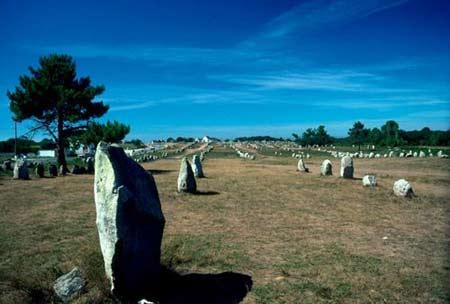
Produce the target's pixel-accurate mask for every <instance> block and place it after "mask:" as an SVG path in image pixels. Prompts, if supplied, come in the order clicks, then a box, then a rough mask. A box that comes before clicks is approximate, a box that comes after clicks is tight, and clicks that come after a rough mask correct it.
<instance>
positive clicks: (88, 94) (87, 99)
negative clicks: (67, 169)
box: [7, 54, 108, 166]
mask: <svg viewBox="0 0 450 304" xmlns="http://www.w3.org/2000/svg"><path fill="white" fill-rule="evenodd" d="M29 71H30V74H31V75H22V76H20V79H19V85H18V86H16V88H15V91H14V92H10V91H8V92H7V96H8V98H9V100H10V104H9V108H10V110H11V112H12V113H13V115H14V117H13V119H14V120H16V121H19V122H20V121H24V120H27V119H31V120H32V121H33V122H34V123H35V126H34V128H33V130H35V131H37V130H43V131H45V132H46V133H48V134H49V135H50V136H51V137H52V138H53V139H54V141H55V142H56V143H57V149H58V162H59V164H60V165H64V166H66V159H65V154H64V148H65V146H66V145H67V142H66V140H67V138H69V137H70V136H72V135H75V134H79V131H80V130H84V129H86V128H87V125H86V124H83V122H85V121H89V120H90V119H93V118H98V117H101V116H103V115H104V114H105V113H106V112H107V111H108V106H107V105H105V104H103V102H101V101H99V102H94V101H93V100H94V98H95V97H96V96H97V95H100V94H101V93H103V91H104V90H105V88H104V87H103V86H93V85H91V80H90V78H89V77H80V78H77V73H76V65H75V62H74V60H73V59H72V57H70V56H68V55H57V54H53V55H49V56H44V57H41V58H40V60H39V67H38V68H33V67H30V68H29Z"/></svg>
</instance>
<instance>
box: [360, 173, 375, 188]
mask: <svg viewBox="0 0 450 304" xmlns="http://www.w3.org/2000/svg"><path fill="white" fill-rule="evenodd" d="M362 183H363V186H364V187H375V186H376V185H377V178H376V177H375V176H374V175H365V176H364V177H363V179H362Z"/></svg>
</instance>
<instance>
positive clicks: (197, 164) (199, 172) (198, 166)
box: [192, 155, 205, 178]
mask: <svg viewBox="0 0 450 304" xmlns="http://www.w3.org/2000/svg"><path fill="white" fill-rule="evenodd" d="M192 171H194V176H195V177H200V178H201V177H205V175H204V174H203V168H202V162H201V161H200V157H198V155H194V156H193V157H192Z"/></svg>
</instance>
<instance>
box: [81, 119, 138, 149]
mask: <svg viewBox="0 0 450 304" xmlns="http://www.w3.org/2000/svg"><path fill="white" fill-rule="evenodd" d="M128 133H130V126H127V125H124V124H122V123H120V122H118V121H116V120H114V121H113V122H110V121H109V120H108V121H107V122H106V124H101V123H96V122H92V123H89V124H88V127H87V129H86V131H85V132H83V134H81V135H80V136H77V137H75V139H76V141H78V142H80V143H82V144H84V145H89V144H94V145H97V144H98V143H99V142H100V141H105V142H109V143H118V142H120V141H121V140H122V139H124V138H125V136H126V135H127V134H128ZM141 143H142V142H141Z"/></svg>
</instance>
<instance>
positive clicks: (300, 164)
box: [297, 158, 309, 172]
mask: <svg viewBox="0 0 450 304" xmlns="http://www.w3.org/2000/svg"><path fill="white" fill-rule="evenodd" d="M297 170H298V171H300V172H309V169H308V168H306V166H305V162H304V161H303V158H300V159H299V160H298V163H297Z"/></svg>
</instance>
